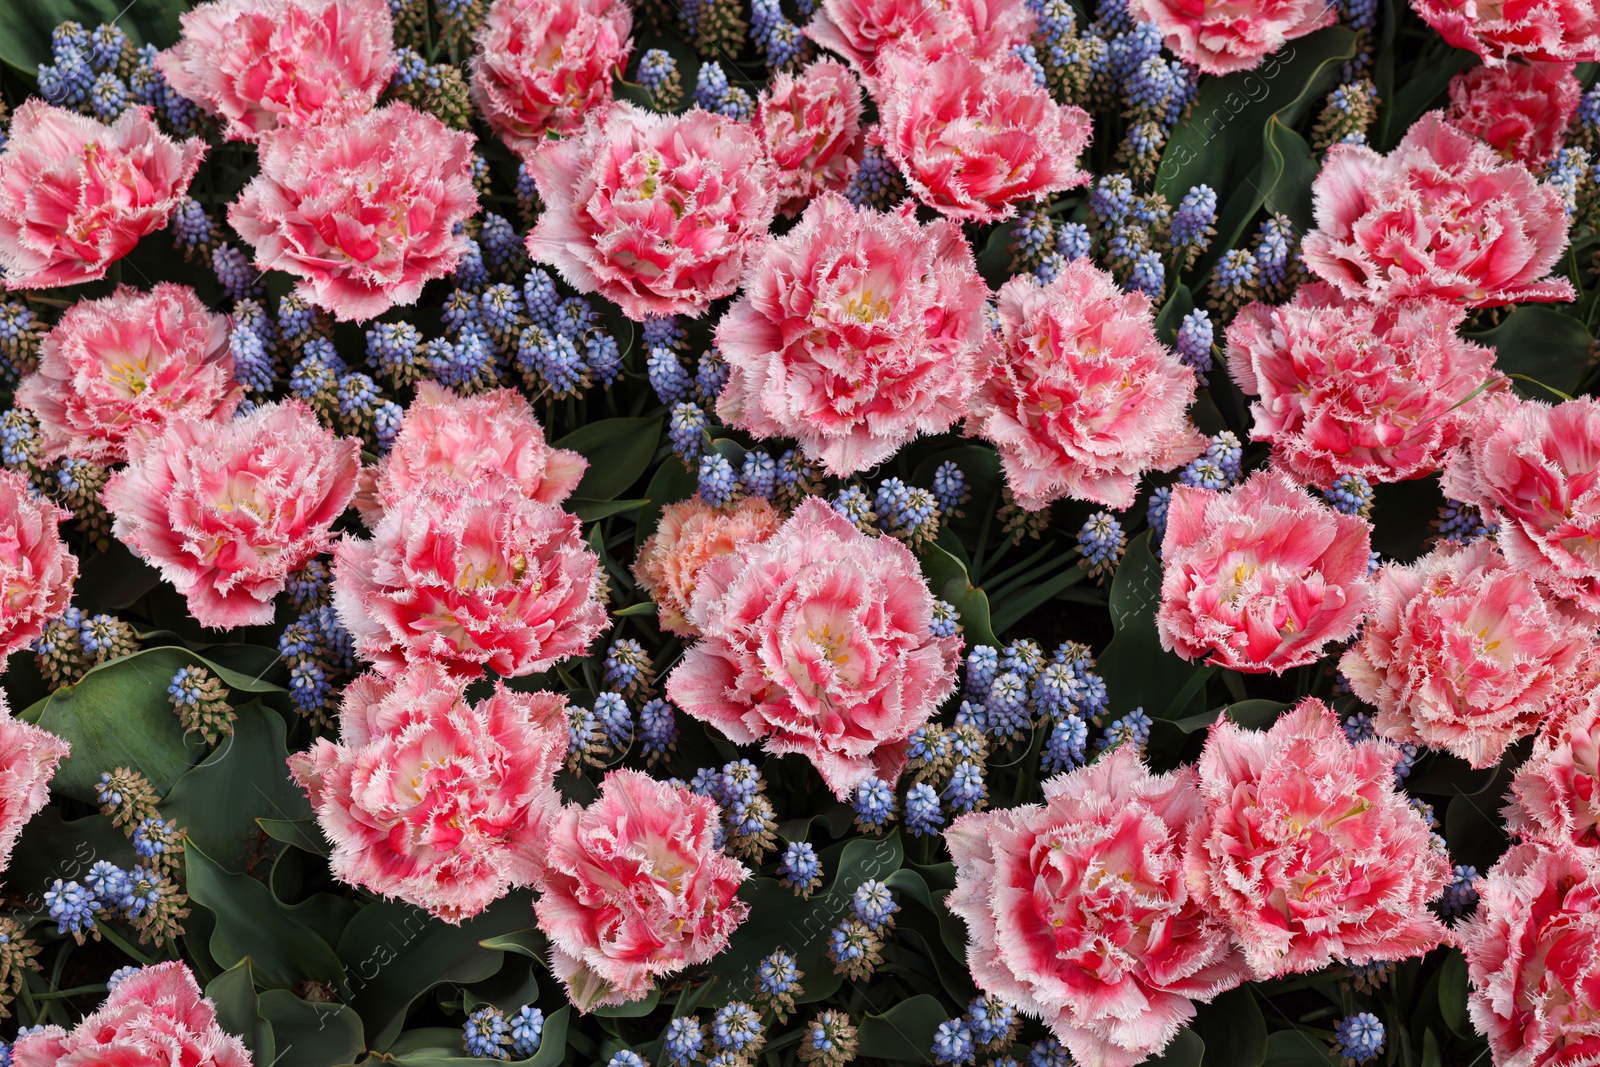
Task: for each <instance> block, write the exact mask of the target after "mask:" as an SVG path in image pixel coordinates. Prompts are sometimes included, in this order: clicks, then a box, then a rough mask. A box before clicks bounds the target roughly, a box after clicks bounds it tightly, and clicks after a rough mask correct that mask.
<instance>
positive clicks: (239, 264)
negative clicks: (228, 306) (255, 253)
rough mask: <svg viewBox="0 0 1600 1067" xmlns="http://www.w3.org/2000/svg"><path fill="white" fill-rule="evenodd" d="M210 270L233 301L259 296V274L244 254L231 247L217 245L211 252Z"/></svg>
mask: <svg viewBox="0 0 1600 1067" xmlns="http://www.w3.org/2000/svg"><path fill="white" fill-rule="evenodd" d="M211 269H212V271H214V272H215V273H216V275H217V281H218V282H219V283H221V285H222V289H223V291H224V292H225V293H227V294H228V296H229V297H230V298H231V299H233V300H243V299H245V298H246V297H256V296H260V295H261V272H260V271H258V270H256V268H255V267H254V265H252V264H251V262H250V260H249V259H247V258H246V257H245V254H244V253H243V252H241V251H239V250H238V249H237V248H235V247H233V246H232V245H218V246H217V247H216V248H214V249H212V251H211Z"/></svg>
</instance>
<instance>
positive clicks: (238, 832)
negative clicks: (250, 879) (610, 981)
mask: <svg viewBox="0 0 1600 1067" xmlns="http://www.w3.org/2000/svg"><path fill="white" fill-rule="evenodd" d="M284 739H285V727H284V722H283V719H282V717H280V716H279V715H278V713H277V712H275V711H269V710H267V709H266V708H264V707H262V706H261V702H260V701H259V700H252V701H250V703H248V704H245V705H244V706H243V707H241V708H239V709H238V719H236V720H235V722H234V724H233V736H232V737H228V738H223V739H222V741H221V742H220V743H219V744H218V745H217V747H216V749H215V750H214V751H213V752H212V753H211V755H209V756H207V757H206V759H205V761H204V762H203V763H201V764H200V765H198V766H196V767H194V768H192V769H191V770H189V772H188V773H186V774H185V775H184V776H183V777H182V778H180V779H178V782H177V784H176V785H174V786H173V787H172V792H171V793H169V794H168V795H167V799H166V802H165V803H164V804H162V805H161V811H162V814H163V815H165V816H166V817H167V818H171V819H177V820H178V825H179V826H182V827H183V828H184V829H185V830H187V831H188V834H189V840H191V841H193V842H196V843H197V844H199V846H200V848H201V849H202V850H203V851H204V852H205V853H206V855H208V856H210V857H211V858H212V859H214V860H216V861H217V862H218V863H220V864H221V865H222V866H224V867H226V868H227V869H228V870H230V871H242V870H244V868H245V867H246V866H247V865H248V864H249V863H250V861H251V859H252V856H253V854H254V853H255V852H256V851H257V847H258V844H259V842H258V840H257V827H256V825H255V822H256V820H257V819H277V820H281V821H284V822H294V821H296V820H301V819H309V818H310V817H311V805H310V804H309V803H308V802H307V801H306V796H305V793H304V792H302V791H301V789H300V787H299V786H297V785H295V784H294V782H293V781H292V780H290V778H289V768H288V765H287V763H286V761H287V759H288V757H289V753H288V750H287V748H286V747H285V742H284Z"/></svg>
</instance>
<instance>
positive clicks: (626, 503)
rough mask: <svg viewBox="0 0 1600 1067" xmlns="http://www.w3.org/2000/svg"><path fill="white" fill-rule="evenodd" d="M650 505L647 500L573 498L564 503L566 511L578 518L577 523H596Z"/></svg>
mask: <svg viewBox="0 0 1600 1067" xmlns="http://www.w3.org/2000/svg"><path fill="white" fill-rule="evenodd" d="M648 503H650V501H648V500H579V499H578V498H577V497H573V498H571V499H570V500H567V501H566V502H565V504H566V509H567V510H568V511H570V512H572V513H573V514H574V515H576V516H578V521H579V522H596V521H598V520H600V519H609V518H610V517H611V516H613V515H621V514H622V513H623V512H625V511H633V510H634V509H636V508H642V507H644V506H645V505H646V504H648Z"/></svg>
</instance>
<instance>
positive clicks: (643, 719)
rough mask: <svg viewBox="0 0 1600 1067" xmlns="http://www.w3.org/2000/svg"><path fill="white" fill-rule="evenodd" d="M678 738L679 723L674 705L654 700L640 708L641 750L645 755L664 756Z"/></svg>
mask: <svg viewBox="0 0 1600 1067" xmlns="http://www.w3.org/2000/svg"><path fill="white" fill-rule="evenodd" d="M677 740H678V724H677V721H676V720H675V719H674V718H673V714H672V705H671V704H668V703H667V702H666V701H665V700H659V699H658V700H652V701H649V702H648V703H646V704H645V705H644V707H642V708H640V709H639V751H640V752H641V753H642V754H643V755H645V756H657V757H660V756H664V755H666V753H667V750H668V749H669V748H671V747H672V746H673V744H675V743H676V742H677Z"/></svg>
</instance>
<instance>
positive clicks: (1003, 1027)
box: [966, 996, 1017, 1045]
mask: <svg viewBox="0 0 1600 1067" xmlns="http://www.w3.org/2000/svg"><path fill="white" fill-rule="evenodd" d="M966 1023H967V1029H969V1030H971V1031H972V1039H973V1040H974V1041H975V1042H977V1043H978V1044H979V1045H991V1044H993V1043H994V1042H996V1041H999V1040H1001V1039H1002V1038H1005V1037H1006V1036H1007V1035H1009V1034H1010V1033H1011V1032H1012V1029H1013V1028H1014V1027H1015V1026H1016V1025H1017V1013H1016V1009H1014V1008H1012V1007H1011V1005H1009V1004H1007V1003H1006V1002H1005V1001H1003V1000H1001V999H1000V998H999V997H993V996H987V997H979V998H978V999H977V1000H974V1001H973V1002H972V1003H971V1004H969V1005H967V1014H966Z"/></svg>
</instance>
